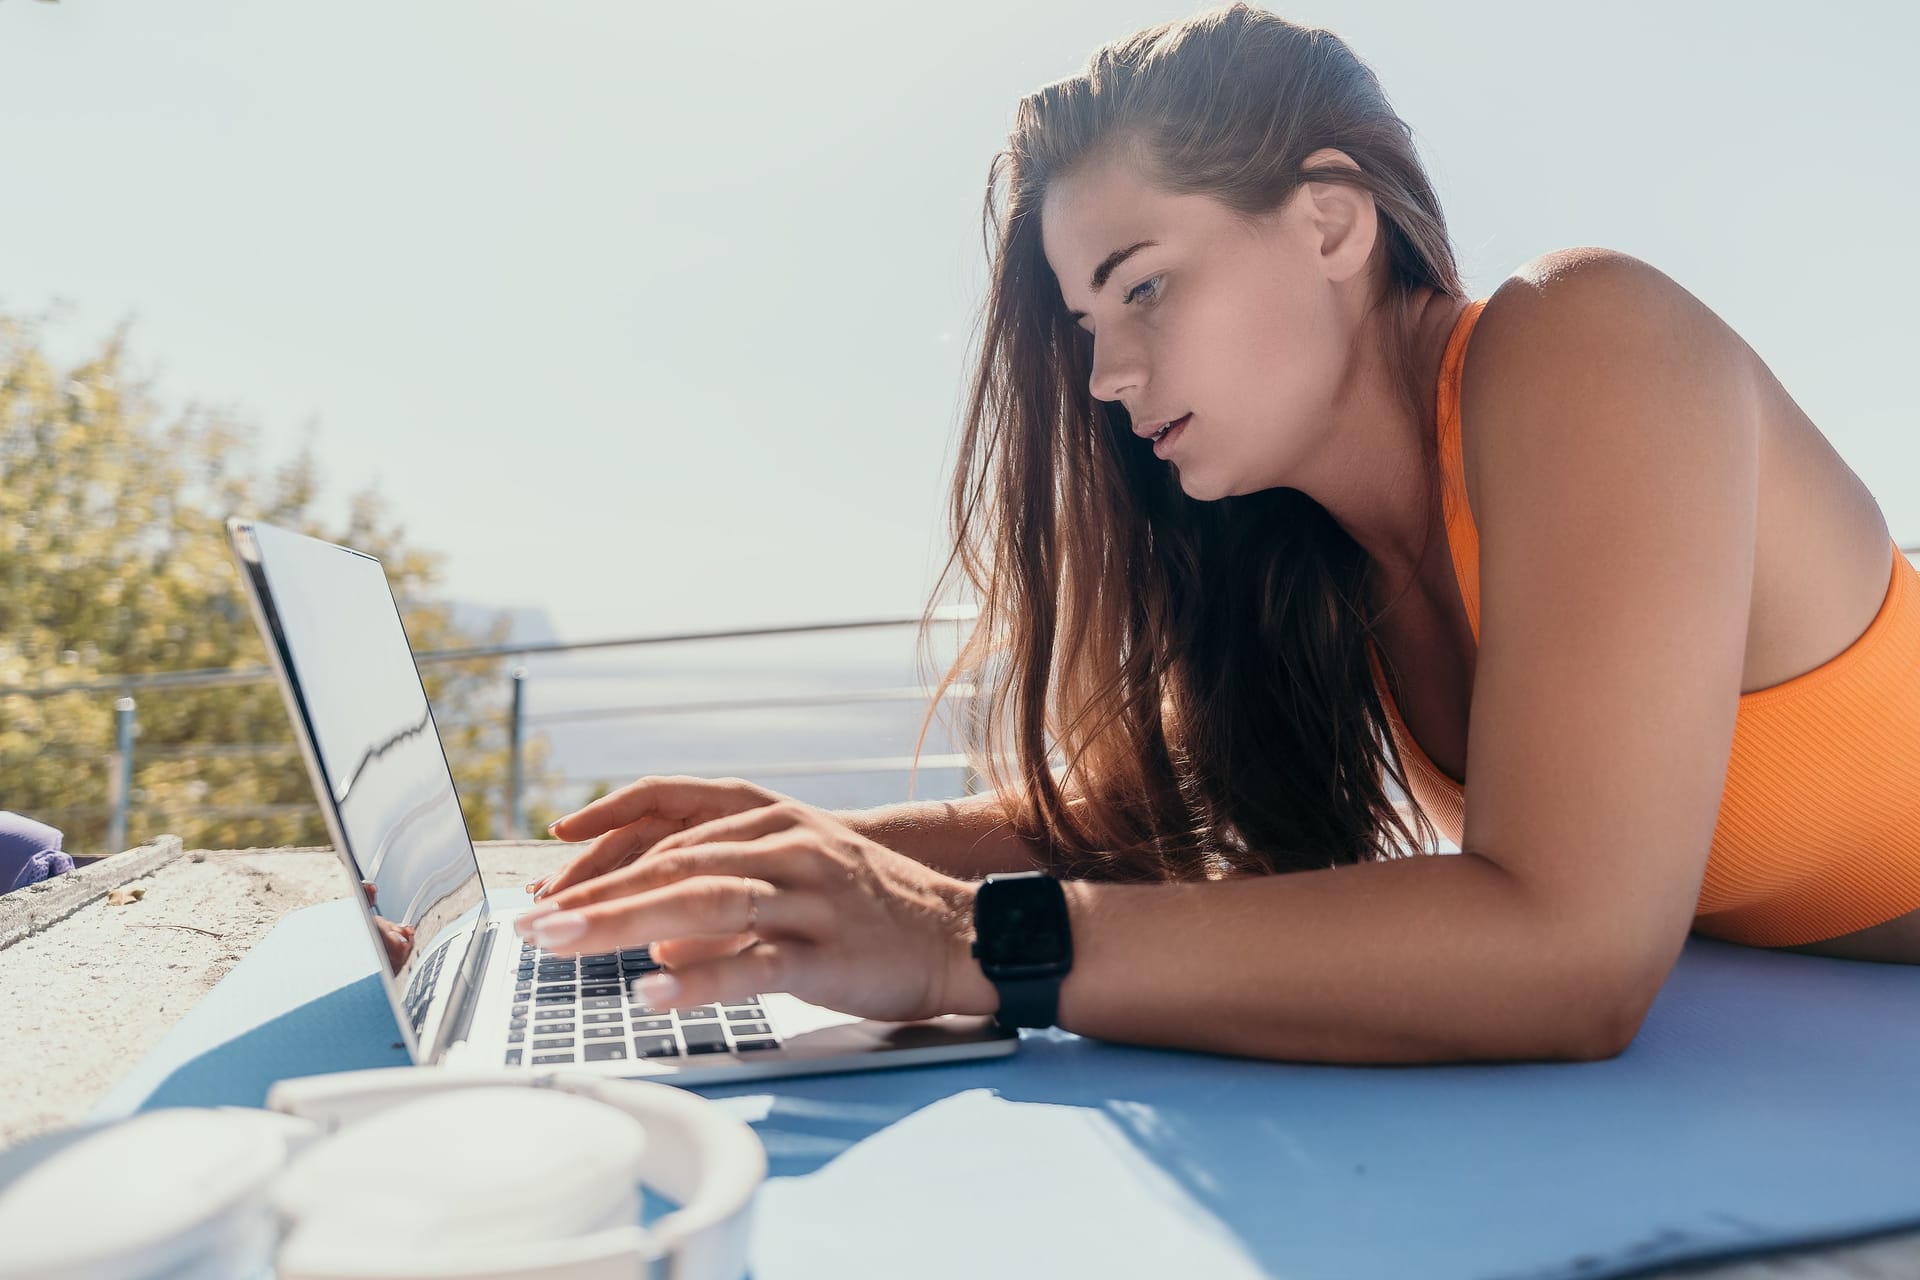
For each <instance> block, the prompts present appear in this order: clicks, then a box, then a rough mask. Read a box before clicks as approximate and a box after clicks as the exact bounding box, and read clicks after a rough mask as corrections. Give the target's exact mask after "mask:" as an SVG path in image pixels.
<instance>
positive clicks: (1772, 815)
mask: <svg viewBox="0 0 1920 1280" xmlns="http://www.w3.org/2000/svg"><path fill="white" fill-rule="evenodd" d="M1486 301H1487V300H1486V299H1485V298H1481V299H1479V300H1477V301H1475V302H1474V303H1473V304H1472V305H1470V306H1469V307H1468V308H1467V310H1466V311H1465V312H1464V313H1462V315H1461V317H1460V319H1459V321H1458V322H1457V323H1456V324H1455V326H1454V331H1453V333H1452V335H1451V336H1450V337H1449V339H1448V341H1447V348H1446V353H1445V356H1444V357H1443V359H1442V361H1441V370H1440V389H1439V402H1438V406H1437V412H1438V428H1439V430H1438V435H1439V442H1440V467H1441V478H1442V483H1441V499H1442V503H1441V505H1442V512H1443V515H1444V517H1445V520H1446V526H1447V544H1448V547H1449V548H1450V550H1451V551H1452V554H1453V567H1454V576H1455V578H1456V580H1457V582H1458V584H1459V589H1460V598H1461V600H1462V601H1463V602H1465V604H1466V609H1467V621H1468V623H1469V624H1470V625H1471V626H1472V627H1473V635H1474V639H1475V640H1476V641H1478V640H1479V638H1480V535H1479V531H1478V530H1477V529H1476V528H1475V527H1474V523H1473V514H1472V512H1471V510H1470V509H1469V508H1468V505H1467V491H1466V473H1465V469H1464V467H1463V465H1462V462H1461V454H1460V373H1461V369H1462V368H1463V367H1464V364H1465V359H1466V349H1467V338H1468V336H1469V334H1470V333H1471V332H1472V329H1473V324H1474V322H1475V321H1476V320H1477V319H1478V318H1479V316H1480V313H1481V311H1482V310H1483V309H1484V308H1485V306H1486ZM1892 556H1893V563H1892V565H1891V567H1890V572H1889V575H1888V584H1887V594H1886V597H1885V599H1884V600H1883V601H1882V603H1881V605H1880V611H1879V612H1878V613H1877V614H1876V615H1875V616H1874V619H1873V621H1872V622H1871V623H1870V624H1869V625H1868V627H1867V629H1866V631H1864V632H1862V633H1861V635H1860V637H1859V638H1858V639H1856V640H1855V641H1854V642H1853V644H1851V645H1849V646H1848V647H1847V648H1846V650H1845V651H1843V652H1842V653H1840V654H1838V655H1837V656H1835V657H1834V658H1832V659H1830V660H1828V661H1827V662H1825V663H1823V664H1822V665H1821V666H1819V667H1816V668H1815V669H1814V670H1812V671H1809V672H1806V673H1805V674H1804V675H1800V676H1796V677H1794V678H1793V679H1791V680H1788V681H1786V682H1785V683H1783V684H1777V685H1774V686H1773V687H1771V688H1768V689H1757V690H1755V691H1754V692H1752V693H1747V694H1742V695H1741V697H1740V706H1739V711H1738V714H1737V716H1736V717H1735V720H1734V728H1733V754H1732V758H1731V759H1730V761H1729V762H1728V766H1727V780H1726V786H1725V789H1724V790H1723V792H1722V794H1721V799H1720V814H1719V818H1718V820H1717V821H1716V823H1715V825H1714V832H1713V844H1712V847H1711V849H1710V850H1709V852H1708V856H1707V869H1706V878H1705V880H1704V881H1703V882H1702V884H1701V887H1700V901H1699V903H1698V905H1697V906H1696V908H1695V912H1694V922H1693V923H1694V929H1695V931H1696V932H1699V933H1703V934H1707V935H1709V936H1711V937H1716V938H1724V939H1726V940H1727V941H1730V942H1740V943H1745V944H1747V945H1749V946H1762V947H1787V946H1798V945H1800V944H1802V943H1807V942H1820V941H1824V940H1826V939H1828V938H1834V937H1838V936H1839V935H1841V934H1844V933H1852V932H1854V931H1855V930H1858V929H1864V928H1867V927H1868V926H1870V925H1876V924H1881V923H1883V922H1885V921H1888V920H1892V919H1894V918H1895V917H1897V916H1902V915H1905V914H1906V913H1907V912H1909V911H1912V910H1914V909H1916V908H1920V571H1916V570H1915V568H1914V566H1913V565H1912V564H1910V563H1908V561H1907V558H1906V557H1905V556H1904V555H1902V554H1901V553H1900V549H1899V547H1898V546H1897V545H1896V546H1893V547H1892ZM1369 658H1370V659H1371V660H1372V662H1373V672H1374V682H1375V684H1376V685H1377V686H1378V688H1379V690H1380V697H1381V700H1382V701H1383V702H1384V704H1385V706H1386V711H1387V716H1388V720H1389V722H1390V723H1391V725H1392V728H1393V733H1394V738H1395V741H1396V742H1397V743H1398V745H1399V747H1400V753H1401V757H1402V759H1403V760H1404V761H1405V762H1406V765H1407V773H1408V781H1409V782H1410V783H1411V784H1412V788H1413V798H1414V800H1415V801H1416V802H1417V803H1418V804H1419V805H1420V807H1421V808H1422V809H1423V810H1424V811H1425V812H1426V813H1427V815H1428V817H1430V818H1431V819H1432V820H1433V822H1434V824H1435V825H1436V826H1437V827H1439V829H1440V830H1441V831H1442V832H1443V833H1445V835H1446V836H1447V838H1448V839H1450V840H1452V841H1453V842H1454V843H1456V844H1458V843H1460V841H1461V837H1462V835H1463V833H1464V831H1465V827H1466V797H1465V790H1464V788H1463V786H1462V785H1461V782H1460V781H1458V780H1455V779H1453V778H1450V777H1448V776H1447V775H1446V774H1444V773H1442V772H1441V771H1440V770H1439V769H1438V768H1437V767H1436V766H1435V765H1434V764H1433V762H1432V761H1431V760H1429V759H1428V758H1427V754H1426V752H1424V751H1422V750H1421V749H1420V744H1419V743H1418V742H1415V741H1414V739H1413V736H1412V734H1410V733H1409V732H1408V731H1407V727H1406V724H1405V722H1404V721H1402V720H1401V718H1400V711H1399V708H1398V707H1396V706H1395V705H1394V703H1393V697H1392V695H1391V694H1390V693H1388V691H1387V686H1386V681H1385V679H1384V677H1383V673H1382V672H1381V669H1380V665H1379V660H1378V657H1377V655H1375V654H1373V653H1371V652H1370V653H1369Z"/></svg>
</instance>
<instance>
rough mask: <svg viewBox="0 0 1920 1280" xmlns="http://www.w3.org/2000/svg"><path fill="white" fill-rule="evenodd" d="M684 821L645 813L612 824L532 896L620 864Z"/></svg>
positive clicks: (552, 891)
mask: <svg viewBox="0 0 1920 1280" xmlns="http://www.w3.org/2000/svg"><path fill="white" fill-rule="evenodd" d="M685 825H686V824H685V823H684V822H676V821H673V820H671V819H666V818H656V817H646V818H641V819H638V820H637V821H634V822H630V823H628V824H627V825H626V826H623V827H615V828H614V829H613V830H612V831H609V832H607V833H605V834H604V835H602V836H601V837H600V838H599V839H597V840H595V841H594V842H593V843H592V844H590V845H588V846H587V847H586V848H585V849H584V850H582V851H581V852H580V853H578V854H576V855H574V857H573V860H572V861H570V862H568V863H567V864H566V865H565V866H564V867H561V868H560V870H558V871H556V872H554V873H553V874H552V875H550V876H548V877H547V878H546V880H545V882H544V883H543V884H542V886H541V889H540V890H539V892H538V893H537V894H536V896H538V897H551V896H553V895H554V894H556V893H559V892H560V891H561V890H563V889H566V888H569V887H571V886H573V885H576V884H579V883H581V882H582V881H586V880H592V879H594V878H595V877H596V876H603V875H605V874H607V872H609V871H613V870H615V869H617V868H619V867H623V866H625V865H626V864H627V863H629V862H632V861H633V860H634V859H635V858H637V857H639V856H640V855H641V854H643V853H645V852H646V851H647V850H648V849H650V848H652V847H653V845H654V843H655V842H656V841H658V840H659V839H661V838H662V837H663V836H670V835H672V834H674V833H675V832H676V831H679V830H680V829H681V828H682V827H683V826H685ZM528 892H529V893H533V892H534V890H533V889H531V888H529V889H528Z"/></svg>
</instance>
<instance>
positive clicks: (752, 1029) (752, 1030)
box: [727, 1022, 773, 1036]
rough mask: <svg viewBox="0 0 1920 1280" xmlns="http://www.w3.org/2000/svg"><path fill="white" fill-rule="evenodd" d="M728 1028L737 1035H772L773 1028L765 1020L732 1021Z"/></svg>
mask: <svg viewBox="0 0 1920 1280" xmlns="http://www.w3.org/2000/svg"><path fill="white" fill-rule="evenodd" d="M727 1029H728V1030H729V1031H731V1032H733V1034H734V1035H736V1036H770V1035H772V1034H773V1028H772V1027H770V1026H768V1025H767V1024H766V1023H764V1022H730V1023H728V1024H727Z"/></svg>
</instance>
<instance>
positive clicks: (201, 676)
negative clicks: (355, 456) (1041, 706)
mask: <svg viewBox="0 0 1920 1280" xmlns="http://www.w3.org/2000/svg"><path fill="white" fill-rule="evenodd" d="M976 614H977V610H976V609H975V608H974V607H973V606H971V605H950V606H946V607H943V608H940V609H936V610H935V611H933V613H932V614H930V615H928V616H927V618H925V619H923V617H922V616H921V615H919V614H914V615H911V616H906V617H897V616H896V617H883V618H860V619H854V620H849V621H840V622H809V623H795V624H791V625H783V626H762V627H732V628H726V629H722V630H712V631H675V632H664V633H657V634H651V635H637V636H617V637H614V638H612V639H607V640H585V641H541V642H537V643H525V642H522V643H513V642H506V643H501V644H488V645H470V646H466V647H462V648H457V649H433V650H427V651H424V652H420V653H416V654H414V661H415V662H417V663H419V664H421V665H422V666H426V665H431V664H435V663H443V662H463V661H475V660H480V659H490V658H504V659H515V660H518V659H525V658H530V657H536V656H543V655H549V654H572V653H583V652H588V651H594V650H618V649H629V648H644V647H649V646H657V645H668V644H689V643H694V642H698V641H714V640H745V639H765V638H768V637H776V636H787V637H797V636H812V635H825V634H830V633H834V632H846V631H871V630H880V629H885V628H899V627H909V626H912V627H917V626H919V625H921V623H922V622H923V621H932V622H935V623H939V622H954V623H961V622H967V621H970V620H971V619H973V618H974V617H975V616H976ZM271 679H273V671H272V669H271V668H269V667H264V666H255V667H220V668H207V669H201V670H196V671H164V672H153V673H149V674H145V675H125V676H104V677H100V678H97V679H93V680H76V681H67V682H65V683H59V684H42V685H14V686H12V687H9V688H0V698H8V697H17V698H51V697H56V696H59V695H62V694H73V693H103V694H112V695H114V704H113V709H114V748H113V750H112V751H111V752H110V753H108V761H109V769H108V775H107V802H106V804H105V805H104V806H103V805H76V806H72V807H70V808H66V809H62V810H60V811H59V812H60V813H62V814H87V815H90V816H97V815H98V814H99V813H100V812H102V810H103V809H104V810H105V812H106V813H107V814H108V815H109V816H108V825H107V845H108V848H109V850H118V849H123V848H126V847H127V845H126V841H127V829H128V819H129V815H130V813H131V811H132V809H133V801H134V787H133V753H134V738H135V737H136V736H137V733H138V722H137V719H136V717H137V713H138V703H137V701H136V700H135V697H134V695H135V694H136V693H138V692H140V691H142V690H149V689H168V690H176V689H196V688H201V689H205V688H219V687H225V686H233V685H245V684H254V683H259V682H261V681H266V680H271ZM508 679H509V681H510V696H509V698H508V704H507V723H506V731H507V777H506V779H505V789H506V822H505V830H506V834H507V835H508V836H510V837H518V836H524V835H525V834H526V832H525V824H524V818H525V814H524V812H523V808H522V801H523V797H524V791H525V780H526V760H525V755H526V741H527V728H528V726H529V725H541V724H559V723H566V722H582V721H591V720H615V719H634V718H645V717H649V716H666V715H682V714H689V713H717V712H731V711H755V710H773V709H785V708H794V707H827V706H849V705H858V704H863V703H875V702H899V701H919V702H925V701H927V700H929V699H930V698H931V697H932V696H933V690H931V689H926V688H918V687H904V688H903V687H889V688H880V689H848V690H836V691H833V692H830V693H818V694H799V695H792V694H789V695H777V696H767V697H742V698H710V699H702V700H699V701H680V702H654V703H640V704H635V705H629V706H619V707H595V708H590V709H584V710H574V711H554V712H548V713H545V714H542V715H528V714H527V711H526V687H527V683H528V681H529V675H528V672H527V668H526V667H525V666H523V665H515V666H514V667H513V668H512V670H511V671H510V672H509V675H508ZM943 696H944V697H946V698H971V697H973V696H975V690H974V688H973V686H971V685H967V684H955V685H952V686H949V687H948V689H947V690H946V691H945V693H944V695H943ZM295 750H296V748H295V747H294V745H293V744H292V743H207V744H200V745H193V744H185V745H169V746H164V747H158V748H154V749H153V751H154V752H156V753H158V754H162V755H170V756H176V757H180V756H185V757H194V758H198V757H203V756H215V755H229V756H231V755H253V754H270V753H280V754H286V753H292V752H294V751H295ZM916 767H918V768H922V769H963V770H966V775H965V783H964V785H965V787H966V790H967V792H968V794H972V792H973V791H974V789H975V787H976V786H977V785H978V782H977V779H976V778H975V776H974V774H973V771H972V768H971V766H970V764H969V762H968V760H967V757H966V756H965V755H964V754H961V753H954V752H949V753H941V754H938V755H922V756H920V757H919V758H918V760H917V761H916V759H915V758H914V757H913V756H861V757H845V758H839V759H826V760H817V759H816V760H773V761H768V762H764V763H748V764H744V765H742V764H721V763H716V764H712V765H707V764H700V763H695V764H694V765H692V766H690V767H685V768H678V769H677V770H676V772H679V773H684V774H689V775H692V776H695V777H701V776H715V775H736V774H737V775H743V776H752V777H756V778H773V777H798V776H808V777H815V776H818V777H827V776H836V775H846V774H866V773H904V772H907V771H908V770H911V769H913V768H916ZM561 781H566V780H565V779H562V780H561ZM304 809H305V806H301V805H267V806H260V805H254V806H245V807H242V808H231V809H228V808H221V807H204V808H200V807H196V809H195V812H196V813H199V814H201V815H203V816H206V817H234V816H261V815H265V814H267V813H268V811H269V810H271V811H272V815H276V816H277V815H281V814H283V813H285V812H288V811H304Z"/></svg>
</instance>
